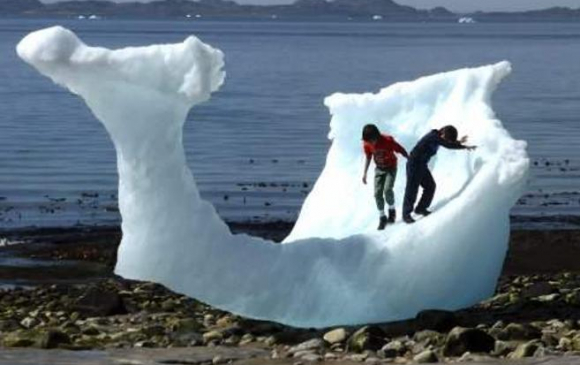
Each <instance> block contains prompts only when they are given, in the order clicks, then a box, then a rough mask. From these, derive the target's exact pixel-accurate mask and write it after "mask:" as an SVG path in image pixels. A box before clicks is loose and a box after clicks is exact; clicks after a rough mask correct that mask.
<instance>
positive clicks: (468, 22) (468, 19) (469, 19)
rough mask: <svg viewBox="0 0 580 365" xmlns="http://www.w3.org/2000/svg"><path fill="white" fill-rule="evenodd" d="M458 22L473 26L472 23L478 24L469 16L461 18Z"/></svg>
mask: <svg viewBox="0 0 580 365" xmlns="http://www.w3.org/2000/svg"><path fill="white" fill-rule="evenodd" d="M457 22H458V23H462V24H472V23H477V22H476V21H475V19H473V18H471V17H468V16H466V17H462V18H459V20H457Z"/></svg>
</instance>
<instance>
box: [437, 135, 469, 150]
mask: <svg viewBox="0 0 580 365" xmlns="http://www.w3.org/2000/svg"><path fill="white" fill-rule="evenodd" d="M437 142H438V143H439V144H440V145H441V146H443V147H445V148H449V149H451V150H469V151H471V150H474V149H475V146H467V145H465V144H464V143H465V142H467V136H463V137H461V138H460V139H459V140H458V141H454V142H452V141H448V140H446V139H445V138H443V137H441V136H437Z"/></svg>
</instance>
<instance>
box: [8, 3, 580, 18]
mask: <svg viewBox="0 0 580 365" xmlns="http://www.w3.org/2000/svg"><path fill="white" fill-rule="evenodd" d="M93 14H94V15H97V16H102V17H111V18H113V17H114V18H176V17H181V18H183V17H185V16H187V15H189V16H196V15H197V16H223V17H231V16H234V17H317V18H328V17H342V18H344V17H350V18H355V19H356V18H363V19H375V20H386V21H447V22H450V21H452V22H455V21H457V20H458V19H459V18H460V17H461V16H465V14H463V15H458V14H454V13H452V12H450V11H449V10H447V9H445V8H442V7H437V8H434V9H431V10H419V9H415V8H413V7H410V6H403V5H400V4H398V3H396V2H395V1H393V0H296V1H295V2H294V3H293V4H289V5H270V6H258V5H240V4H238V3H236V2H234V1H229V0H193V1H191V0H158V1H153V2H149V3H140V2H131V3H114V2H111V1H105V0H91V1H64V2H58V3H52V4H43V3H41V2H40V1H39V0H0V16H30V17H42V16H62V17H77V16H79V15H84V16H87V15H93ZM467 16H469V17H472V18H474V19H475V20H476V21H479V22H496V21H499V22H505V21H555V20H558V21H560V20H563V21H580V9H576V10H573V9H569V8H559V7H555V8H550V9H546V10H538V11H527V12H519V13H498V12H494V13H484V12H476V13H472V14H467Z"/></svg>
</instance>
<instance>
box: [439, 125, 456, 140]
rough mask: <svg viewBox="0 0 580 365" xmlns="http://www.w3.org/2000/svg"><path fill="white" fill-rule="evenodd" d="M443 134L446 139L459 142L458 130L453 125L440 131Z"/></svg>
mask: <svg viewBox="0 0 580 365" xmlns="http://www.w3.org/2000/svg"><path fill="white" fill-rule="evenodd" d="M440 131H441V133H443V135H444V136H445V139H447V140H449V141H452V142H455V141H457V129H456V128H455V127H454V126H452V125H446V126H445V127H443V128H441V129H440Z"/></svg>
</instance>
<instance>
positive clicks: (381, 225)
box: [378, 215, 387, 231]
mask: <svg viewBox="0 0 580 365" xmlns="http://www.w3.org/2000/svg"><path fill="white" fill-rule="evenodd" d="M386 225H387V217H386V216H384V215H383V216H382V217H381V220H380V221H379V228H378V230H379V231H382V230H383V229H385V226H386Z"/></svg>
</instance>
